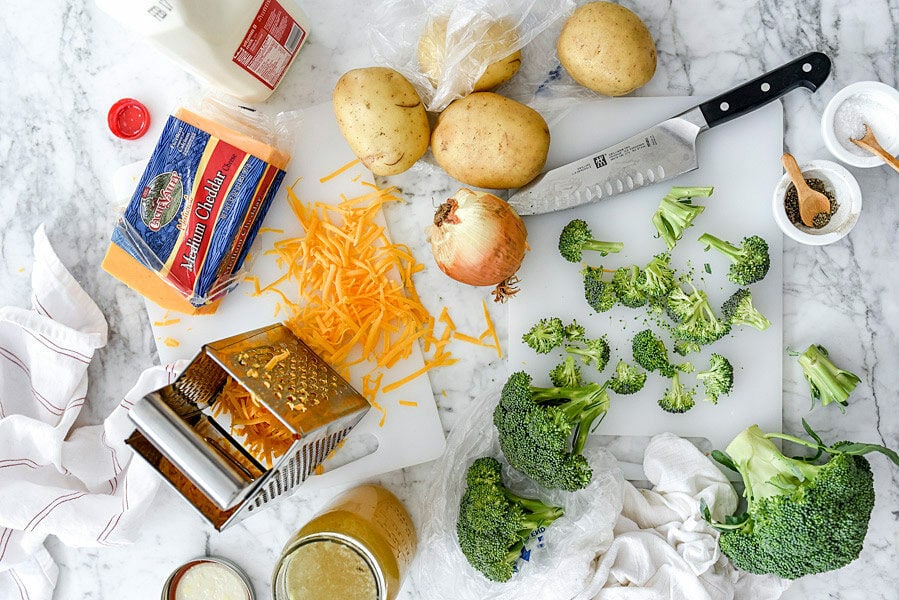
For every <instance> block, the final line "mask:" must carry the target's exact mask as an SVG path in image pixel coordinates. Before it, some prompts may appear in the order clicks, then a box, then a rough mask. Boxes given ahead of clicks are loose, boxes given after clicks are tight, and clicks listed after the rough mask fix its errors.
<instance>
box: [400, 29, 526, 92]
mask: <svg viewBox="0 0 899 600" xmlns="http://www.w3.org/2000/svg"><path fill="white" fill-rule="evenodd" d="M446 28H447V17H437V18H434V19H431V20H429V21H428V23H427V25H425V28H424V30H423V31H422V33H421V37H419V39H418V65H419V68H420V69H421V72H422V73H423V74H424V75H425V76H426V77H427V78H428V79H429V80H430V81H431V84H433V85H435V86H436V85H438V84H439V82H440V78H441V76H442V75H443V68H444V64H445V62H446V54H447V44H453V43H454V42H455V43H458V44H476V45H475V47H474V49H473V50H472V52H471V54H470V55H469V57H468V60H467V61H463V62H462V63H461V65H462V67H463V68H464V67H466V66H468V67H471V68H472V69H474V67H476V66H479V65H481V64H483V62H484V61H485V60H487V59H489V58H490V57H491V56H503V58H500V59H498V60H495V61H494V62H491V63H490V64H488V65H487V68H486V70H485V71H484V73H483V74H481V75H480V77H479V78H478V79H477V81H475V83H474V87H473V91H475V92H480V91H485V90H491V89H493V88H495V87H496V86H498V85H499V84H501V83H504V82H506V81H508V80H509V79H511V78H512V76H513V75H515V73H517V72H518V69H519V67H521V50H514V51H512V48H514V47H515V45H516V44H517V43H518V33H517V32H516V31H515V28H514V26H512V25H510V24H508V23H506V22H504V21H493V22H491V23H489V24H487V23H484V24H483V25H481V26H480V29H481V30H480V31H478V30H472V29H467V30H465V31H460V32H454V33H453V34H451V36H450V39H449V40H447V35H446ZM454 38H459V39H458V40H455V39H454ZM471 77H472V78H474V73H473V74H472V75H471Z"/></svg>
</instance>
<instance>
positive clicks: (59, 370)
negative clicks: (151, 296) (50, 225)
mask: <svg viewBox="0 0 899 600" xmlns="http://www.w3.org/2000/svg"><path fill="white" fill-rule="evenodd" d="M31 283H32V298H31V300H32V308H31V309H30V310H26V309H22V308H17V307H9V306H7V307H2V308H0V598H4V599H5V598H9V599H15V598H23V599H26V598H27V599H28V600H50V598H51V597H52V595H53V589H54V587H55V585H56V577H57V573H58V569H57V567H56V564H55V563H54V562H53V559H52V558H51V557H50V555H49V553H48V552H47V550H46V549H45V548H44V546H43V542H44V539H45V538H46V536H47V535H49V534H53V535H55V536H57V537H58V538H59V539H60V540H62V541H63V542H64V543H66V544H69V545H72V546H113V545H121V544H125V543H128V542H129V541H131V540H132V538H133V536H134V533H135V529H136V525H137V524H138V521H139V520H140V517H141V515H142V514H143V513H144V511H145V509H146V508H147V505H148V504H149V503H150V501H151V500H152V498H153V496H154V494H155V492H156V490H157V488H158V485H159V481H160V479H159V477H157V476H155V475H154V473H153V472H152V469H151V467H149V466H148V465H147V464H146V463H144V462H143V461H140V460H131V454H132V453H131V451H130V450H129V449H128V448H127V447H126V445H125V444H124V439H125V437H127V435H128V434H129V433H130V432H131V430H132V429H133V426H132V425H131V424H130V421H129V419H128V415H127V411H128V409H129V407H130V406H131V405H132V404H133V402H135V401H136V400H137V399H139V398H140V397H142V396H143V395H144V394H145V393H146V392H148V391H151V390H153V389H156V388H158V387H162V386H163V385H166V384H167V383H170V382H171V381H172V380H173V379H174V377H175V371H174V368H173V367H171V366H169V367H154V368H151V369H149V370H147V371H145V372H144V373H143V374H142V375H141V376H140V378H139V379H138V381H137V383H136V384H135V386H134V388H133V389H132V390H131V391H130V392H128V394H127V395H126V396H125V398H124V399H123V400H122V402H121V403H120V404H119V406H118V407H117V408H116V409H115V410H114V411H113V412H112V413H111V414H110V415H109V417H108V418H107V419H106V420H105V421H104V422H103V423H102V424H101V425H95V426H85V427H79V428H76V429H74V430H73V429H71V427H72V424H73V422H74V421H75V418H76V417H77V416H78V413H79V412H80V410H81V407H82V406H83V405H84V403H85V399H86V392H87V367H88V364H89V363H90V361H91V358H92V357H93V355H94V352H95V351H96V350H97V349H98V348H102V347H103V346H104V345H106V335H107V326H106V320H105V319H104V318H103V315H102V314H101V312H100V310H99V308H97V306H96V304H94V302H93V301H92V300H91V299H90V297H88V295H87V294H86V293H85V292H84V290H82V289H81V287H80V286H79V285H78V283H77V282H76V281H75V280H74V279H73V278H72V276H71V275H70V274H69V272H68V271H67V270H66V269H65V267H64V266H63V265H62V264H61V263H60V261H59V259H58V258H57V257H56V254H55V253H54V252H53V249H52V248H51V246H50V243H49V241H48V240H47V236H46V234H45V233H44V229H43V227H41V228H39V229H38V230H37V232H36V233H35V234H34V269H33V272H32V278H31Z"/></svg>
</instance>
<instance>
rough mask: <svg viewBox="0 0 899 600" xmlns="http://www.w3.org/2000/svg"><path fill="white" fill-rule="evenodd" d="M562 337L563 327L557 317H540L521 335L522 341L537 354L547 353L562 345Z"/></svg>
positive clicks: (563, 334) (563, 335)
mask: <svg viewBox="0 0 899 600" xmlns="http://www.w3.org/2000/svg"><path fill="white" fill-rule="evenodd" d="M564 338H565V328H564V327H563V325H562V319H559V318H558V317H551V318H547V319H540V320H539V321H538V322H537V323H535V324H534V326H533V327H531V328H530V329H529V330H528V331H527V333H525V334H524V335H523V336H521V339H522V341H523V342H524V343H525V344H527V345H528V346H530V347H531V348H532V349H533V350H534V352H537V353H538V354H549V352H551V351H552V350H553V348H558V347H559V346H561V345H562V342H563V341H564Z"/></svg>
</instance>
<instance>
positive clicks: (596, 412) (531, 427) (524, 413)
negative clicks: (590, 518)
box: [493, 371, 609, 491]
mask: <svg viewBox="0 0 899 600" xmlns="http://www.w3.org/2000/svg"><path fill="white" fill-rule="evenodd" d="M608 408H609V394H608V393H607V392H606V386H605V385H601V384H598V383H587V384H584V385H581V386H577V387H552V388H541V387H534V386H532V385H531V376H530V375H528V374H527V373H525V372H524V371H518V372H516V373H513V374H512V375H511V376H510V377H509V379H508V380H507V381H506V383H505V385H504V386H503V390H502V393H501V394H500V400H499V403H498V404H497V406H496V409H495V410H494V411H493V424H494V425H495V426H496V429H497V432H498V434H499V445H500V447H501V448H502V451H503V454H504V455H505V457H506V459H507V460H508V461H509V464H511V465H512V466H513V467H515V468H516V469H518V470H519V471H521V472H522V473H524V474H525V475H527V476H528V477H530V478H531V479H533V480H534V481H536V482H537V483H539V484H540V485H542V486H544V487H547V488H561V489H563V490H568V491H574V490H579V489H582V488H585V487H587V485H588V484H589V483H590V478H591V477H592V476H593V469H592V468H591V467H590V464H589V463H588V462H587V459H586V458H584V456H583V455H582V454H581V452H582V451H583V449H584V445H585V444H586V443H587V435H588V433H589V432H590V428H591V426H592V425H593V422H594V421H596V420H597V419H598V418H601V417H602V416H603V415H605V413H606V411H607V410H608Z"/></svg>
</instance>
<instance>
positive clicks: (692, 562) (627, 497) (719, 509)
mask: <svg viewBox="0 0 899 600" xmlns="http://www.w3.org/2000/svg"><path fill="white" fill-rule="evenodd" d="M643 471H644V473H645V474H646V477H647V479H648V480H649V481H650V483H652V484H653V488H652V489H651V490H645V489H637V488H636V487H634V486H633V485H632V484H630V483H628V482H624V484H623V490H622V491H623V498H624V502H623V508H622V511H621V515H620V516H619V517H618V521H617V523H616V524H615V529H614V538H613V539H612V541H611V543H609V544H608V545H607V546H606V547H604V548H602V551H601V553H600V554H599V556H598V557H597V568H596V573H595V575H594V576H593V578H592V580H591V581H590V582H589V583H588V585H587V587H586V588H585V589H584V591H583V592H582V593H581V594H579V595H578V596H577V598H579V599H586V598H595V599H596V600H680V599H683V600H731V599H735V600H744V599H745V600H767V599H776V598H779V597H780V596H781V594H783V592H784V590H786V589H787V587H788V586H789V582H788V581H784V580H781V579H779V578H777V577H774V576H769V575H766V576H759V575H752V574H749V573H745V572H742V571H739V570H737V569H736V568H734V566H733V565H732V564H731V563H730V561H729V560H728V559H727V557H725V556H724V555H723V554H722V553H721V552H720V550H719V549H718V543H717V540H718V535H717V533H716V532H715V530H714V529H712V528H711V527H709V525H708V524H707V523H706V522H705V521H704V520H703V519H702V517H701V516H700V515H699V500H700V498H705V500H706V502H707V503H708V504H709V507H710V509H711V511H712V516H713V517H714V518H715V519H716V520H724V517H725V516H726V515H730V514H733V512H734V511H735V509H736V507H737V502H738V498H737V494H736V492H735V491H734V489H733V487H732V486H731V484H730V482H728V480H727V479H726V478H725V477H724V475H723V474H722V473H721V471H719V470H718V469H717V468H716V467H715V465H714V463H712V462H711V460H710V459H709V458H707V457H706V456H704V455H703V454H702V453H701V452H700V451H699V450H697V449H696V447H695V446H694V445H693V444H692V443H690V442H689V441H687V440H684V439H681V438H679V437H677V436H675V435H672V434H670V433H666V434H662V435H657V436H655V437H654V438H652V440H651V441H650V443H649V446H648V447H647V449H646V453H645V454H644V458H643Z"/></svg>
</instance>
